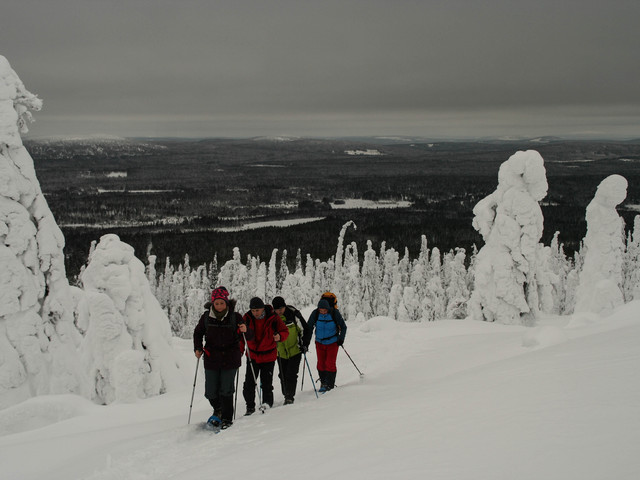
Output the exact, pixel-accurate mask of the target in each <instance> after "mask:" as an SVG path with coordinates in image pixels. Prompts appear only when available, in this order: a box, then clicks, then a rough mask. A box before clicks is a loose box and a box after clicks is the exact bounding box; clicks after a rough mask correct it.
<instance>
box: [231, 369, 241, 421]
mask: <svg viewBox="0 0 640 480" xmlns="http://www.w3.org/2000/svg"><path fill="white" fill-rule="evenodd" d="M239 379H240V369H239V368H238V369H236V398H235V400H234V401H233V419H234V420H235V419H236V412H237V411H238V380H239Z"/></svg>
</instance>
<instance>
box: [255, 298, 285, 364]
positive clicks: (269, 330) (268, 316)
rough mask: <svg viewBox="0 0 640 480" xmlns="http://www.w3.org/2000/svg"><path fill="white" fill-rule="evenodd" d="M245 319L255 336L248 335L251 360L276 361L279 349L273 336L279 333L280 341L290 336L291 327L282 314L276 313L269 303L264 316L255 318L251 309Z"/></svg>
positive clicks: (261, 361) (259, 361)
mask: <svg viewBox="0 0 640 480" xmlns="http://www.w3.org/2000/svg"><path fill="white" fill-rule="evenodd" d="M244 321H245V322H246V323H247V327H248V328H250V329H251V330H252V331H253V338H252V339H249V338H248V337H247V345H248V347H249V356H250V357H251V360H255V361H256V362H257V363H267V362H275V361H276V359H277V358H278V350H277V346H276V341H275V340H274V339H273V336H274V335H275V334H276V333H279V334H280V341H284V340H286V339H287V338H288V337H289V329H288V328H287V327H286V326H285V324H284V322H283V321H282V320H281V319H280V316H279V315H276V313H275V312H274V311H273V308H272V307H271V305H267V306H266V307H265V309H264V318H258V319H257V318H255V317H254V316H253V314H252V313H251V310H249V311H248V312H247V313H245V314H244Z"/></svg>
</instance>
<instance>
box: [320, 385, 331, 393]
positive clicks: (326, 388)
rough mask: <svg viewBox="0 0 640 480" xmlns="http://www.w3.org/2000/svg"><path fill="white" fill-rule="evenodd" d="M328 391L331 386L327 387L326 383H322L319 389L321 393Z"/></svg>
mask: <svg viewBox="0 0 640 480" xmlns="http://www.w3.org/2000/svg"><path fill="white" fill-rule="evenodd" d="M328 391H329V387H327V386H326V385H320V388H319V389H318V392H319V393H324V392H328Z"/></svg>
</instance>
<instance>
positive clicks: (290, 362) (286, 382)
mask: <svg viewBox="0 0 640 480" xmlns="http://www.w3.org/2000/svg"><path fill="white" fill-rule="evenodd" d="M301 360H302V354H301V353H299V354H298V355H294V356H293V357H291V358H278V369H279V370H280V373H279V374H278V377H279V378H280V386H281V387H282V395H284V398H286V399H289V400H293V398H294V397H295V396H296V388H297V386H298V371H299V370H300V361H301Z"/></svg>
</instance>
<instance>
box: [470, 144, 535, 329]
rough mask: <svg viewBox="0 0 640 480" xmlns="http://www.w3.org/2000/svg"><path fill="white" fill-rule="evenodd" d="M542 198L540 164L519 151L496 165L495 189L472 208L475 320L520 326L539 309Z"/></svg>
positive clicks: (473, 309) (473, 307) (473, 311)
mask: <svg viewBox="0 0 640 480" xmlns="http://www.w3.org/2000/svg"><path fill="white" fill-rule="evenodd" d="M546 194H547V179H546V171H545V168H544V161H543V159H542V157H541V156H540V154H539V153H538V152H536V151H534V150H527V151H526V152H523V151H520V152H516V153H515V154H514V155H512V156H511V157H510V158H509V159H508V160H507V161H506V162H504V163H503V164H502V165H501V166H500V170H499V172H498V187H497V189H496V190H495V191H494V192H493V193H492V194H490V195H489V196H487V197H485V198H484V199H482V200H481V201H480V202H478V204H477V205H476V206H475V207H474V209H473V213H474V219H473V227H474V228H475V229H476V230H477V231H478V232H480V234H481V235H482V237H483V239H484V241H485V245H484V246H483V247H482V249H481V250H480V252H479V253H478V255H477V258H476V264H475V279H474V280H475V289H474V291H473V294H472V296H471V300H470V302H469V305H470V307H471V314H472V315H473V317H474V318H476V319H479V320H488V321H497V322H500V323H507V324H511V323H523V322H527V321H528V320H533V318H535V315H536V312H537V311H538V297H537V295H538V293H537V288H538V287H537V280H536V272H537V263H538V253H539V251H540V249H539V240H540V238H541V236H542V228H543V216H542V210H541V209H540V205H539V204H538V202H539V201H540V200H542V199H543V198H544V197H545V196H546Z"/></svg>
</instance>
